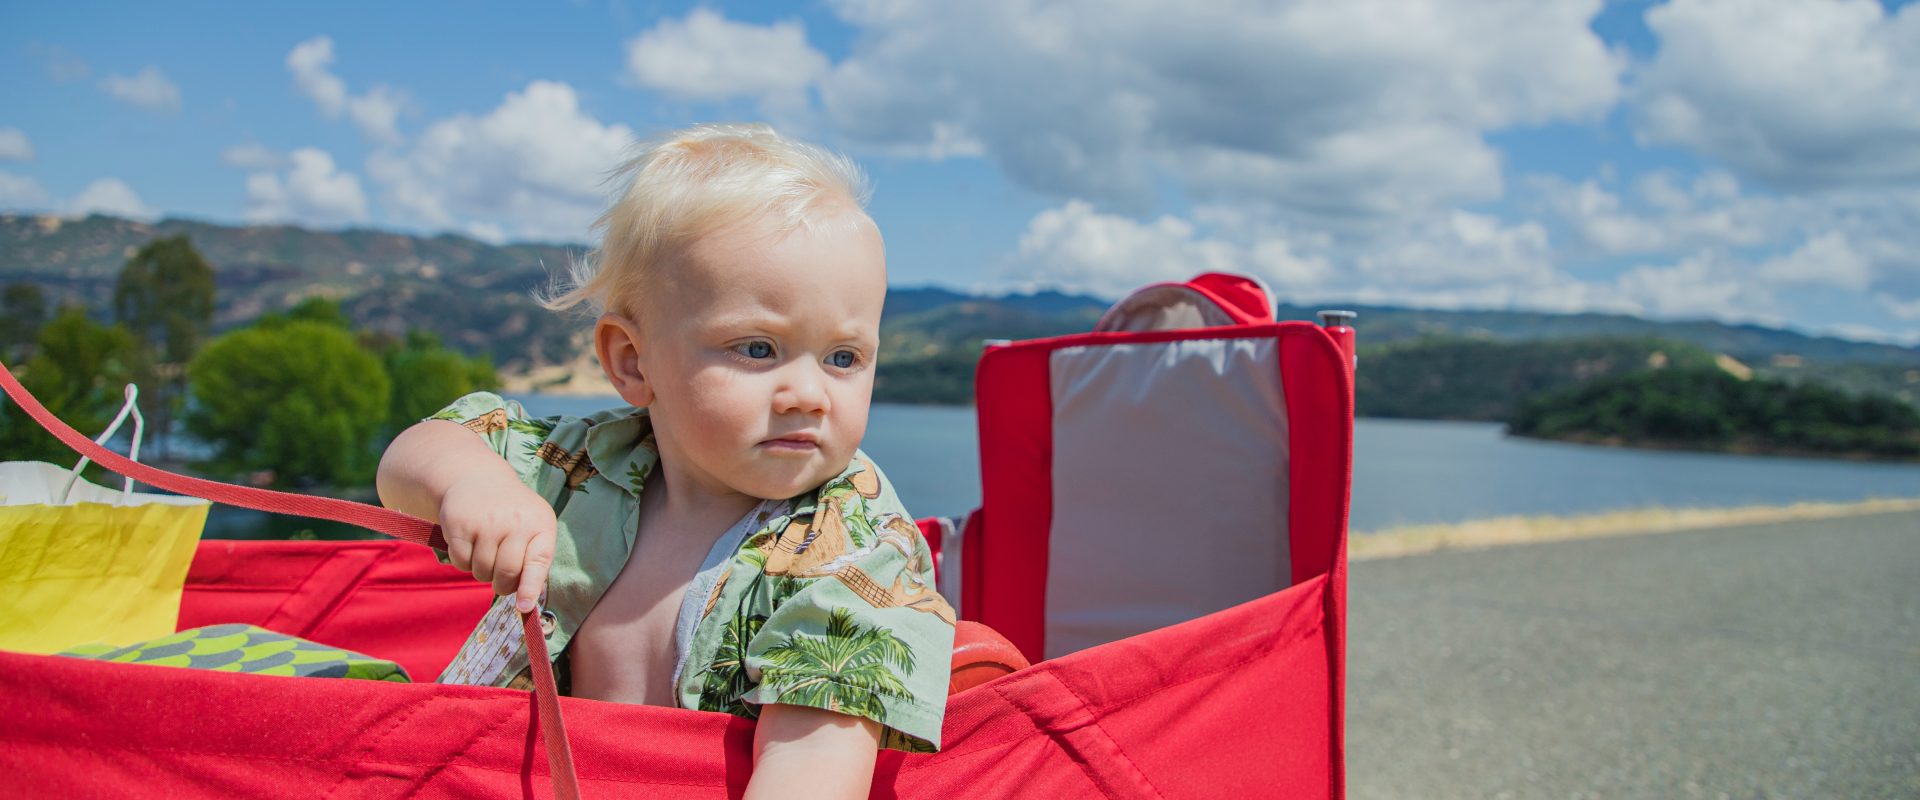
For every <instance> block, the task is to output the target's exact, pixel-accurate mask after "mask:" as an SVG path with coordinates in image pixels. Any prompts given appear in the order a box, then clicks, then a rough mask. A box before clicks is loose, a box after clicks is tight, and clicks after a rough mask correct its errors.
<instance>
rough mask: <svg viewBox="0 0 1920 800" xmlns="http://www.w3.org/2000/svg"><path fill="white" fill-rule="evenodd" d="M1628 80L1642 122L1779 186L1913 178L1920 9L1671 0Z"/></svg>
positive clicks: (1654, 138)
mask: <svg viewBox="0 0 1920 800" xmlns="http://www.w3.org/2000/svg"><path fill="white" fill-rule="evenodd" d="M1646 21H1647V26H1648V28H1650V29H1651V30H1652V31H1653V33H1654V35H1655V36H1656V37H1657V38H1658V39H1659V49H1658V50H1657V51H1656V53H1655V55H1654V57H1653V59H1652V61H1651V62H1650V63H1649V64H1647V65H1646V66H1645V67H1644V68H1643V69H1641V70H1640V71H1639V74H1638V77H1637V80H1636V82H1635V83H1636V89H1635V95H1636V106H1637V109H1638V112H1639V113H1638V117H1639V119H1638V129H1639V132H1640V135H1641V136H1642V138H1643V139H1645V140H1647V141H1649V142H1658V143H1671V144H1678V145H1682V146H1684V147H1687V148H1690V149H1692V150H1694V151H1695V152H1698V153H1701V154H1703V155H1706V156H1709V157H1712V158H1715V159H1718V160H1720V161H1723V162H1725V163H1727V164H1729V165H1731V166H1733V167H1735V168H1736V169H1739V170H1740V171H1741V172H1742V173H1744V174H1746V175H1749V176H1753V177H1756V178H1759V179H1762V180H1765V181H1768V182H1770V183H1773V184H1775V185H1779V186H1785V187H1791V188H1804V187H1827V186H1843V185H1873V184H1882V183H1891V182H1907V181H1912V180H1913V179H1915V178H1916V177H1920V10H1916V7H1915V6H1911V5H1909V6H1906V7H1904V8H1901V9H1900V10H1899V11H1897V12H1894V13H1892V14H1891V15H1890V14H1888V12H1887V11H1886V10H1885V8H1884V7H1883V6H1882V5H1881V4H1880V3H1879V2H1877V1H1876V0H1838V1H1836V0H1768V1H1767V2H1752V0H1674V2H1671V3H1668V4H1665V5H1660V6H1655V7H1653V8H1652V9H1650V10H1648V11H1647V13H1646Z"/></svg>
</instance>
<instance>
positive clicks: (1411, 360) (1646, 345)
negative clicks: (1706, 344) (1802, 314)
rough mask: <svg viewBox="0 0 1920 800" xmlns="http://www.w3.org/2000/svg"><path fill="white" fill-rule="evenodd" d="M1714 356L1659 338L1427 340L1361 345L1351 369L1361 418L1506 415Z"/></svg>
mask: <svg viewBox="0 0 1920 800" xmlns="http://www.w3.org/2000/svg"><path fill="white" fill-rule="evenodd" d="M1713 362H1714V357H1713V354H1712V353H1710V352H1707V351H1705V350H1702V349H1700V348H1698V347H1695V346H1693V345H1690V344H1686V343H1684V342H1673V341H1665V340H1661V339H1631V338H1587V339H1558V340H1548V341H1537V342H1500V341H1490V340H1485V339H1467V338H1459V337H1432V338H1426V339H1419V340H1414V341H1407V342H1395V343H1392V344H1387V345H1381V346H1377V347H1368V348H1362V349H1361V351H1360V367H1359V369H1358V370H1356V371H1355V373H1354V402H1355V403H1356V408H1355V412H1356V413H1357V414H1358V415H1359V416H1363V417H1403V418H1409V419H1455V420H1477V421H1486V422H1492V421H1497V420H1505V419H1507V418H1508V417H1509V416H1511V415H1512V414H1513V413H1514V410H1515V409H1516V407H1517V405H1518V403H1519V402H1520V400H1522V399H1523V398H1526V397H1529V396H1532V395H1535V394H1539V393H1541V392H1546V391H1553V390H1556V389H1561V388H1565V387H1569V386H1575V385H1578V384H1580V383H1581V382H1583V381H1588V380H1593V379H1596V378H1601V377H1606V376H1611V375H1623V374H1627V373H1633V372H1639V371H1641V370H1644V369H1647V368H1648V366H1649V364H1655V363H1657V364H1662V365H1667V366H1671V367H1697V366H1709V365H1711V364H1713Z"/></svg>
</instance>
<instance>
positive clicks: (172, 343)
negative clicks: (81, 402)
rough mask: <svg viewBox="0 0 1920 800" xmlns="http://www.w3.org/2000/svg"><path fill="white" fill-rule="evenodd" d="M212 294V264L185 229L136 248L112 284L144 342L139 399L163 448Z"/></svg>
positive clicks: (123, 315)
mask: <svg viewBox="0 0 1920 800" xmlns="http://www.w3.org/2000/svg"><path fill="white" fill-rule="evenodd" d="M213 296H214V280H213V267H212V266H211V265H209V264H208V263H207V260H206V259H205V258H202V257H201V256H200V252H199V251H198V250H195V249H194V247H193V243H192V242H189V241H188V240H187V237H186V236H185V235H184V234H183V235H180V236H173V237H169V238H165V239H155V240H153V241H151V242H148V243H147V244H146V245H145V246H143V247H141V248H140V249H139V250H138V251H136V252H134V254H133V257H132V258H129V259H127V263H126V265H125V266H122V267H121V268H120V276H119V278H118V279H117V280H116V281H115V282H114V285H113V313H114V318H115V319H118V320H119V321H120V323H121V324H122V325H125V326H127V329H128V330H130V331H132V332H133V335H134V338H135V339H136V340H138V341H139V343H140V348H141V354H142V356H143V359H142V365H141V366H140V368H139V373H138V375H139V377H138V380H139V382H140V385H141V389H142V391H141V393H140V400H141V403H140V405H141V407H142V409H144V410H145V412H146V414H147V416H148V417H149V418H151V420H152V421H153V422H154V428H155V430H156V431H158V432H159V434H160V435H159V437H158V439H159V444H160V447H161V449H162V450H165V448H166V442H167V432H168V431H169V430H171V428H172V427H173V425H172V423H173V418H174V415H175V412H177V411H178V410H179V408H180V403H181V398H182V397H183V396H184V394H185V388H186V378H185V376H184V375H183V370H184V368H185V366H186V363H187V362H188V361H190V360H192V358H193V355H194V353H195V352H196V351H198V350H199V348H200V343H201V342H202V341H203V340H205V338H206V336H207V334H208V332H209V331H210V330H211V329H212V325H213Z"/></svg>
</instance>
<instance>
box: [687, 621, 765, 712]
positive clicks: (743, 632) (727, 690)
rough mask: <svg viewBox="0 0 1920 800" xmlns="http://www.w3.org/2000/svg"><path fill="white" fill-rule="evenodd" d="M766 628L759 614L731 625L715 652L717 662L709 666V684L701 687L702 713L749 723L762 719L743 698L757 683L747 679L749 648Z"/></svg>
mask: <svg viewBox="0 0 1920 800" xmlns="http://www.w3.org/2000/svg"><path fill="white" fill-rule="evenodd" d="M765 624H767V618H766V617H763V616H759V615H757V614H756V615H753V616H747V615H736V616H735V617H734V618H733V619H731V620H728V621H727V627H726V631H725V632H724V633H722V634H721V638H720V649H719V650H716V651H714V654H713V661H711V662H709V663H708V664H707V676H706V680H705V681H704V682H703V683H701V685H700V710H701V711H723V712H726V713H728V714H732V715H734V716H736V717H747V718H749V719H751V718H755V717H758V716H760V714H759V710H758V709H756V708H753V707H752V706H749V705H747V704H746V703H743V702H741V701H740V697H741V695H744V694H746V693H747V692H748V691H750V690H752V689H753V681H752V680H751V679H749V678H748V677H747V644H748V643H749V642H752V641H753V637H754V636H756V635H758V634H759V633H760V627H761V626H762V625H765Z"/></svg>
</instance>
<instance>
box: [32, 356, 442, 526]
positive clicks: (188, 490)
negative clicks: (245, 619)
mask: <svg viewBox="0 0 1920 800" xmlns="http://www.w3.org/2000/svg"><path fill="white" fill-rule="evenodd" d="M0 388H5V389H6V390H7V396H8V397H11V398H13V401H14V402H15V403H19V404H20V408H21V409H22V410H24V411H26V412H27V416H30V417H33V421H35V422H38V423H40V427H42V428H46V429H47V432H48V433H51V434H53V436H54V438H56V439H59V440H60V442H61V443H62V444H65V445H66V446H68V447H71V448H73V449H74V450H76V451H78V452H79V453H80V454H81V455H83V456H86V457H88V458H91V459H93V460H94V462H95V463H98V464H99V465H100V466H103V467H106V468H107V469H110V470H113V471H114V472H117V473H120V474H121V475H125V476H127V477H129V478H132V479H134V480H136V481H139V482H141V483H145V484H149V485H152V486H158V487H160V488H162V489H165V490H167V491H169V492H176V493H179V494H184V495H189V496H192V497H198V498H201V499H203V500H211V501H213V502H216V503H225V504H227V505H230V506H239V507H241V508H251V509H253V510H255V511H268V512H272V513H275V514H291V515H293V516H296V517H309V518H312V519H325V520H332V521H334V522H344V523H347V524H349V525H358V526H360V527H362V528H366V529H368V530H374V531H379V532H381V533H384V534H386V535H388V536H392V537H393V538H395V539H404V540H406V541H409V542H413V543H414V544H424V545H427V546H429V547H437V548H440V549H442V550H444V549H446V547H447V541H446V539H444V538H442V537H441V535H440V526H438V525H435V524H433V523H431V522H428V521H426V520H424V519H421V518H419V517H415V516H412V515H410V514H402V513H400V512H398V511H394V510H392V509H387V508H379V507H377V506H370V505H366V504H364V503H355V502H353V501H351V500H338V499H335V498H332V497H314V496H312V495H304V494H292V493H289V492H276V491H272V490H269V489H255V488H251V487H247V486H234V485H232V484H228V483H220V482H218V481H210V480H205V479H203V478H190V477H187V476H185V475H176V474H174V473H171V472H168V471H166V470H163V469H157V468H154V467H150V466H147V465H146V464H142V463H140V462H138V461H134V460H133V459H130V458H127V457H126V456H123V455H120V454H119V453H116V452H113V451H112V450H108V449H107V448H105V447H101V446H100V445H98V444H95V443H94V442H93V440H92V439H89V438H87V437H86V436H85V435H83V434H81V433H80V432H79V431H76V430H74V429H73V428H71V427H68V425H67V423H65V422H61V421H60V418H59V417H56V416H54V415H53V412H51V411H48V410H47V408H46V406H43V405H40V401H39V400H36V399H34V396H33V394H32V393H31V392H28V391H27V387H25V386H21V385H20V381H19V380H18V379H16V378H14V377H13V370H12V369H11V368H8V367H7V365H6V363H5V362H0Z"/></svg>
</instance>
